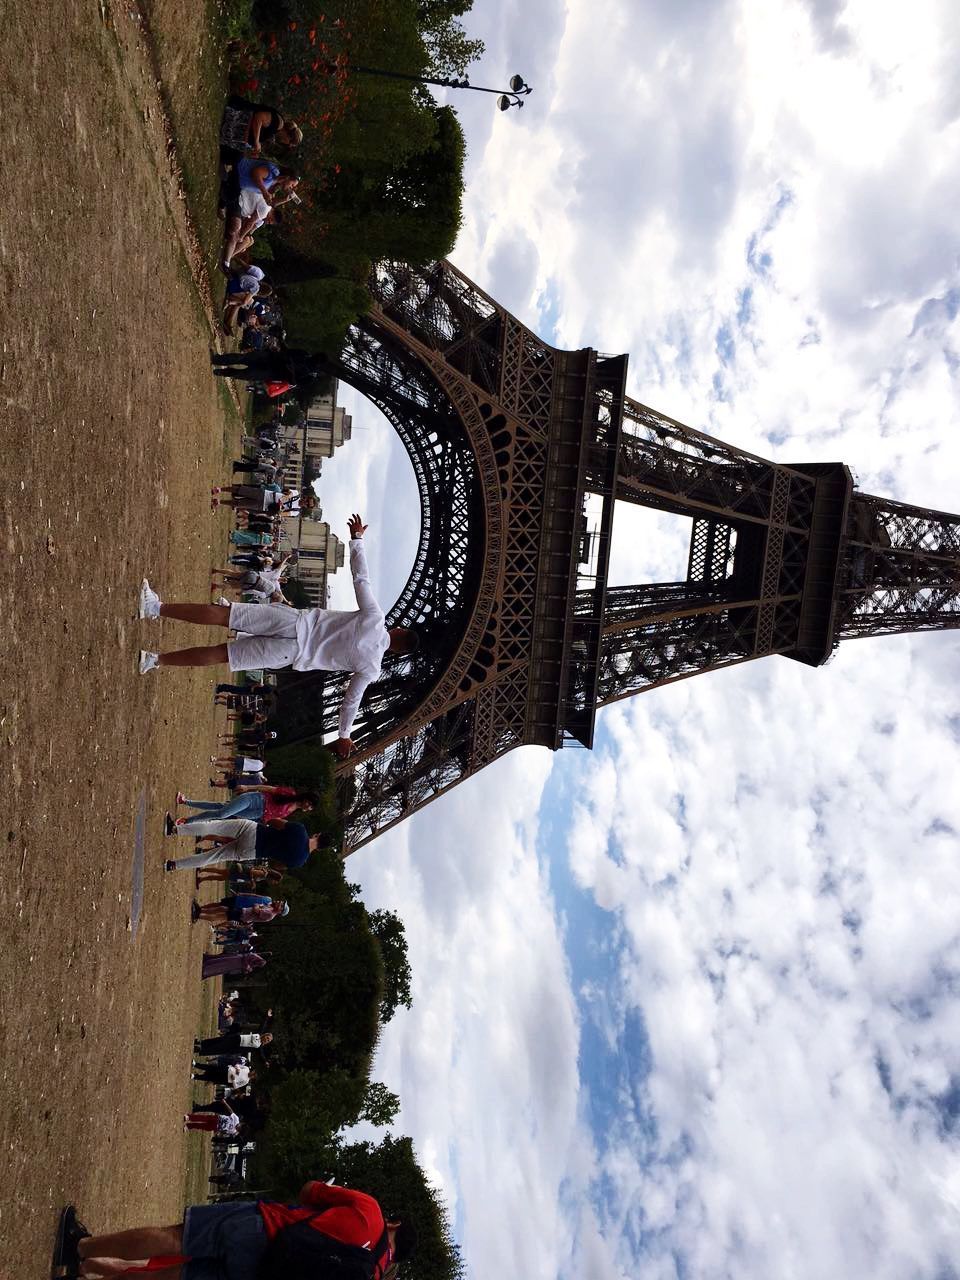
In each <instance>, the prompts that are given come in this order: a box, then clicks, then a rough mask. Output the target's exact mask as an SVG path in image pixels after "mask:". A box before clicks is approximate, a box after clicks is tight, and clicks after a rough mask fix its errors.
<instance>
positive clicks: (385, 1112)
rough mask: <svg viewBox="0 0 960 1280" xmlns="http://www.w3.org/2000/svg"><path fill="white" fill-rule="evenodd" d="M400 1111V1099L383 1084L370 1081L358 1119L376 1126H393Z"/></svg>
mask: <svg viewBox="0 0 960 1280" xmlns="http://www.w3.org/2000/svg"><path fill="white" fill-rule="evenodd" d="M399 1110H400V1099H399V1098H398V1097H397V1095H396V1094H395V1093H391V1092H390V1090H389V1089H388V1088H387V1086H386V1085H385V1084H380V1083H379V1082H378V1081H376V1080H374V1081H371V1083H370V1084H368V1085H367V1088H366V1092H365V1093H364V1095H363V1104H362V1106H361V1108H360V1114H359V1116H358V1119H360V1120H366V1121H367V1123H368V1124H375V1125H377V1126H381V1125H388V1124H393V1122H394V1120H395V1119H396V1116H397V1112H398V1111H399Z"/></svg>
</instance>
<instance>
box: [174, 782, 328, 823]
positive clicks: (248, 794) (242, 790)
mask: <svg viewBox="0 0 960 1280" xmlns="http://www.w3.org/2000/svg"><path fill="white" fill-rule="evenodd" d="M318 803H319V797H318V796H317V793H316V792H315V791H298V790H297V788H296V787H270V786H263V787H237V793H236V795H235V796H234V798H233V799H232V800H227V801H226V802H225V803H223V804H221V803H219V802H218V801H216V800H188V799H187V797H186V796H184V795H182V794H181V793H179V792H178V793H177V804H185V805H189V806H190V808H191V809H197V810H199V814H200V815H202V816H194V817H190V818H177V826H178V827H188V826H190V825H191V824H195V823H196V822H202V821H204V818H206V819H208V820H212V821H218V820H221V819H223V818H251V819H253V821H254V822H260V821H266V822H269V820H270V819H271V818H289V816H290V814H291V813H298V812H299V813H310V812H311V810H312V809H314V808H315V806H316V805H317V804H318Z"/></svg>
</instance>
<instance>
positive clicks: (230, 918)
mask: <svg viewBox="0 0 960 1280" xmlns="http://www.w3.org/2000/svg"><path fill="white" fill-rule="evenodd" d="M289 914H290V904H289V902H286V901H285V900H284V899H283V898H277V899H276V900H274V899H272V898H268V897H267V896H266V895H262V894H259V893H237V894H234V896H233V897H232V898H222V899H221V900H220V901H219V902H207V903H205V904H204V905H203V906H202V907H197V908H196V911H195V913H194V919H195V920H203V921H204V922H205V923H206V924H212V925H213V926H214V927H216V926H217V925H225V924H242V925H255V924H269V923H270V921H271V920H277V919H283V918H284V917H285V916H288V915H289Z"/></svg>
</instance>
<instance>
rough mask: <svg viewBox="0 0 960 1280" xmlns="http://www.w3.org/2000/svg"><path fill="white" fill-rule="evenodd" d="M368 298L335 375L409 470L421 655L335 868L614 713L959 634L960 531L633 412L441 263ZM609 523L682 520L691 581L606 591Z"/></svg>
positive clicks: (402, 669)
mask: <svg viewBox="0 0 960 1280" xmlns="http://www.w3.org/2000/svg"><path fill="white" fill-rule="evenodd" d="M372 285H373V292H374V298H375V303H374V306H373V308H372V310H371V311H370V313H369V314H368V315H367V316H365V317H364V318H363V320H362V321H361V322H359V323H358V324H357V325H356V326H355V327H354V328H353V330H352V331H351V333H350V335H349V339H348V342H347V345H346V347H345V349H344V351H343V352H342V353H341V356H340V360H339V364H340V368H339V375H340V376H341V377H342V379H343V380H344V381H346V382H347V383H349V384H351V385H352V386H354V387H355V388H356V389H357V390H358V391H360V392H361V393H363V394H364V395H365V396H367V397H368V398H369V399H370V400H371V401H372V402H373V403H374V404H376V405H377V406H378V407H379V408H380V410H381V411H382V412H383V413H384V415H385V416H386V417H387V418H388V419H389V421H390V422H391V423H392V425H393V427H394V428H395V430H396V431H397V434H398V435H399V437H400V439H401V441H402V442H403V444H404V446H405V448H406V451H407V453H408V454H409V456H410V461H411V463H412V465H413V470H414V474H415V476H416V481H417V486H418V489H419V494H420V505H421V527H420V540H419V546H418V549H417V554H416V558H415V561H414V565H413V569H412V571H411V573H410V577H409V579H408V581H407V583H406V585H405V587H404V589H403V591H402V592H401V594H400V597H399V599H398V600H397V601H396V603H395V604H394V605H393V607H392V608H391V609H390V611H389V614H388V617H387V623H388V625H390V626H393V625H396V624H402V625H409V626H416V627H417V628H418V630H419V631H420V633H421V636H422V638H423V644H422V646H421V652H420V653H419V654H418V655H417V658H416V659H415V660H410V659H398V660H396V662H395V665H393V666H390V665H388V666H386V667H385V669H384V673H383V677H382V678H381V680H380V681H379V682H378V683H377V684H376V685H373V686H371V687H370V689H369V690H368V692H367V695H366V697H365V700H364V703H363V705H362V707H361V712H360V716H359V718H358V721H357V728H356V731H355V733H354V740H355V741H356V742H357V743H358V747H359V750H358V751H357V753H356V754H355V755H354V756H353V757H352V758H351V760H350V761H348V762H345V763H343V764H341V765H340V766H339V768H338V774H339V775H340V776H339V787H340V797H341V803H342V809H343V815H344V840H343V850H342V851H343V853H344V854H348V853H350V852H352V851H353V850H354V849H357V848H359V847H360V846H361V845H363V844H366V843H368V842H369V841H370V840H372V839H374V838H375V837H376V836H377V835H379V834H380V833H381V832H383V831H385V830H387V829H388V828H389V827H392V826H394V825H395V824H397V823H398V822H401V821H402V820H403V819H404V818H406V817H407V816H408V815H409V814H411V813H414V812H416V811H417V810H419V809H422V808H423V807H424V806H425V805H426V804H428V803H429V802H430V801H431V800H434V799H435V798H436V797H437V796H440V795H442V794H444V793H445V792H447V791H449V790H450V789H451V788H452V787H455V786H457V785H458V784H459V783H461V782H463V781H464V780H465V779H467V778H469V777H470V776H471V775H473V774H475V773H477V772H478V771H479V770H480V769H482V768H484V766H485V765H488V764H490V763H491V762H492V761H493V760H497V759H499V757H500V756H502V755H504V754H505V753H506V752H507V751H511V750H512V749H513V748H514V747H519V746H521V745H523V744H525V743H537V744H539V745H540V746H544V747H549V748H551V749H552V750H557V749H559V748H561V747H563V746H565V745H578V746H582V747H590V746H592V744H593V736H594V725H595V721H596V714H597V710H598V708H600V707H604V706H607V705H609V704H610V703H612V702H616V701H618V700H619V699H621V698H626V697H630V696H632V695H633V694H636V693H643V692H645V691H646V690H648V689H654V688H657V687H658V686H660V685H664V684H670V683H672V682H673V681H676V680H684V679H686V678H688V677H689V676H695V675H700V674H702V673H703V672H706V671H715V670H717V669H718V668H720V667H728V666H732V665H734V664H736V663H741V662H749V661H751V660H752V659H754V658H760V657H765V656H766V655H768V654H780V655H781V656H783V657H785V658H791V659H793V660H794V661H796V662H804V663H807V664H808V665H811V666H818V665H820V664H822V663H824V662H825V661H826V660H827V659H828V658H829V657H830V655H831V654H832V653H833V651H834V650H835V649H836V647H837V646H838V644H839V643H840V641H841V640H846V639H853V638H856V637H861V636H876V635H889V634H894V633H897V632H903V631H926V630H939V629H942V628H947V627H956V626H958V625H960V515H949V514H946V513H944V512H939V511H931V510H927V509H925V508H922V507H912V506H907V505H906V504H904V503H901V502H894V501H889V500H887V499H885V498H879V497H874V496H871V495H869V494H865V493H861V492H859V491H858V490H857V489H856V488H855V487H854V484H853V478H852V476H851V473H850V471H849V469H848V468H847V467H846V466H845V465H844V464H843V463H842V462H813V463H808V462H803V463H795V464H792V465H784V464H781V463H774V462H771V461H769V460H767V459H765V458H760V457H757V456H756V455H754V454H751V453H747V452H745V451H744V450H742V449H737V448H735V447H734V446H732V445H729V444H726V443H724V442H723V441H721V440H718V439H715V438H714V437H712V436H709V435H705V434H703V433H702V432H699V431H695V430H692V429H691V428H690V427H686V426H684V425H683V424H682V423H680V422H676V421H675V420H674V419H672V418H668V417H666V416H665V415H664V414H662V413H659V412H657V411H656V410H654V409H650V408H648V407H647V406H646V405H643V404H640V403H638V402H637V401H636V400H632V399H631V398H630V397H629V396H627V395H626V394H625V384H626V374H627V357H626V356H625V355H616V356H610V355H602V354H600V353H598V352H597V351H595V350H593V349H592V348H589V347H588V348H584V349H583V350H579V351H562V350H558V349H557V348H555V347H552V346H550V345H549V344H548V343H546V342H544V341H543V340H542V339H541V338H539V337H537V335H536V334H534V333H533V332H531V330H529V329H528V328H526V326H524V325H523V324H521V323H520V321H519V320H518V319H517V318H516V317H515V316H513V315H511V314H510V312H509V311H507V310H506V309H505V308H504V307H502V306H500V305H499V304H498V303H497V302H495V301H494V299H493V298H491V297H489V296H488V295H487V294H486V293H484V292H483V291H482V290H481V289H480V288H478V286H477V285H475V284H474V283H473V282H472V281H471V280H469V279H468V278H467V277H466V276H465V275H463V273H462V272H460V271H458V270H457V269H456V268H455V267H454V266H453V265H452V264H451V263H449V262H438V263H434V264H432V265H430V266H428V267H425V268H415V267H411V266H408V265H405V264H383V265H381V266H380V267H378V268H377V270H376V272H375V276H374V278H373V281H372ZM617 502H632V503H638V504H640V505H642V506H646V507H653V508H655V509H657V510H658V511H666V512H672V513H674V514H676V515H681V516H686V517H689V518H690V519H691V521H692V532H691V538H690V553H689V558H688V564H687V574H686V577H685V578H684V579H683V580H682V581H679V582H656V583H641V584H638V585H636V586H628V587H608V586H607V568H608V563H609V553H610V538H611V532H612V528H613V516H614V510H615V506H616V503H617ZM389 661H390V660H389V659H388V663H389ZM344 680H345V677H341V676H339V675H335V676H331V675H324V674H322V673H318V672H309V673H295V672H290V673H287V674H285V675H284V676H283V677H282V682H281V686H280V703H279V714H278V716H277V726H276V727H277V728H278V730H279V731H280V735H281V736H280V741H281V742H295V741H309V740H311V739H312V740H314V741H319V740H320V738H322V736H323V734H325V733H326V734H329V733H331V732H333V731H335V729H336V713H337V708H338V705H339V700H340V694H341V691H342V687H343V683H344Z"/></svg>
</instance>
